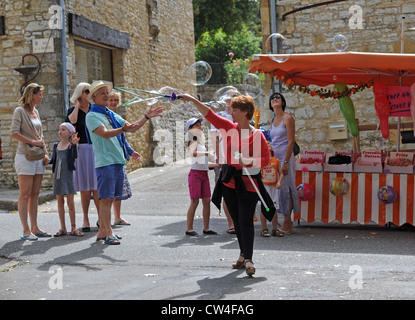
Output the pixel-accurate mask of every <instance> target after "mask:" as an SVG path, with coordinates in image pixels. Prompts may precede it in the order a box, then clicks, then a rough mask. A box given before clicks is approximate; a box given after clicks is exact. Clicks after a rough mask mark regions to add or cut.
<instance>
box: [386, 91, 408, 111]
mask: <svg viewBox="0 0 415 320" xmlns="http://www.w3.org/2000/svg"><path fill="white" fill-rule="evenodd" d="M387 98H388V101H389V112H390V114H389V116H390V117H410V116H411V109H410V105H411V93H410V92H409V87H396V86H393V87H388V97H387Z"/></svg>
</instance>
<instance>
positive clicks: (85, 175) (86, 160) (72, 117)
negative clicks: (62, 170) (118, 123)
mask: <svg viewBox="0 0 415 320" xmlns="http://www.w3.org/2000/svg"><path fill="white" fill-rule="evenodd" d="M90 88H91V86H90V84H89V83H86V82H81V83H79V84H78V85H77V86H76V88H75V91H74V93H73V94H72V97H71V103H72V104H73V106H72V107H71V108H69V109H68V116H67V117H66V119H65V121H66V122H70V123H71V124H72V125H73V126H74V127H75V129H76V132H78V137H79V139H80V140H79V144H78V157H77V158H76V160H75V168H76V170H75V171H74V187H75V191H79V192H80V194H81V205H82V212H83V216H84V218H83V224H82V231H83V232H89V231H91V226H90V223H89V216H88V214H89V205H90V203H91V193H92V195H93V198H94V203H95V207H96V208H97V210H98V208H99V205H98V186H97V177H96V174H95V164H94V150H93V149H92V144H91V143H90V141H89V139H88V136H87V133H86V126H85V118H86V114H87V113H88V112H89V110H90V108H91V106H90V103H89V102H88V94H89V90H90Z"/></svg>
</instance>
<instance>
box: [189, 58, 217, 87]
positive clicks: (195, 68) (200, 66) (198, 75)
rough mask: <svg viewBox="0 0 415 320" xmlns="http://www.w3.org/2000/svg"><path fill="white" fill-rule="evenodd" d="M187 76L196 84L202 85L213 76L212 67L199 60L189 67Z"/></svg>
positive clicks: (190, 81)
mask: <svg viewBox="0 0 415 320" xmlns="http://www.w3.org/2000/svg"><path fill="white" fill-rule="evenodd" d="M185 76H186V79H187V81H188V82H189V83H191V84H193V85H194V86H202V85H204V84H205V83H206V82H208V81H209V79H210V78H211V77H212V67H211V66H210V65H209V63H207V62H205V61H197V62H195V63H193V64H192V65H191V66H190V67H188V68H187V70H186V74H185Z"/></svg>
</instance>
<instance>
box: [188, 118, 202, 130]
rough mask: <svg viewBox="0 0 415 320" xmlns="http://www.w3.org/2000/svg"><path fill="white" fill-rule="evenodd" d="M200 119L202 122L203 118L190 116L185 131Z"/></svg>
mask: <svg viewBox="0 0 415 320" xmlns="http://www.w3.org/2000/svg"><path fill="white" fill-rule="evenodd" d="M198 121H199V122H202V121H203V118H190V119H189V120H187V122H186V131H185V132H187V131H189V128H190V127H191V126H193V125H194V124H195V123H196V122H198Z"/></svg>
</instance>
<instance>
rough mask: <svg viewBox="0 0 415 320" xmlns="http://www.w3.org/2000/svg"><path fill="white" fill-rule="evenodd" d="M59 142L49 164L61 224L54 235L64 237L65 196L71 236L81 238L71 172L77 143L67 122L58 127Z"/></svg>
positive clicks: (73, 130)
mask: <svg viewBox="0 0 415 320" xmlns="http://www.w3.org/2000/svg"><path fill="white" fill-rule="evenodd" d="M58 134H59V138H60V139H61V141H60V142H56V143H55V144H54V146H53V155H52V159H51V160H50V162H49V164H52V172H53V194H54V195H56V200H57V202H58V213H59V220H60V224H61V228H60V230H59V231H58V232H57V233H56V234H55V235H54V236H55V237H60V236H64V235H66V233H67V231H66V225H65V195H66V199H67V204H68V208H69V218H70V221H71V235H72V236H77V237H82V236H83V235H84V234H83V233H82V232H80V231H79V230H77V229H76V224H75V204H74V194H75V193H76V192H75V189H74V184H73V170H75V159H76V157H77V148H76V144H77V143H78V142H79V138H78V134H77V133H75V127H74V126H73V125H72V124H70V123H69V122H64V123H62V124H61V125H60V126H59V133H58Z"/></svg>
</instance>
